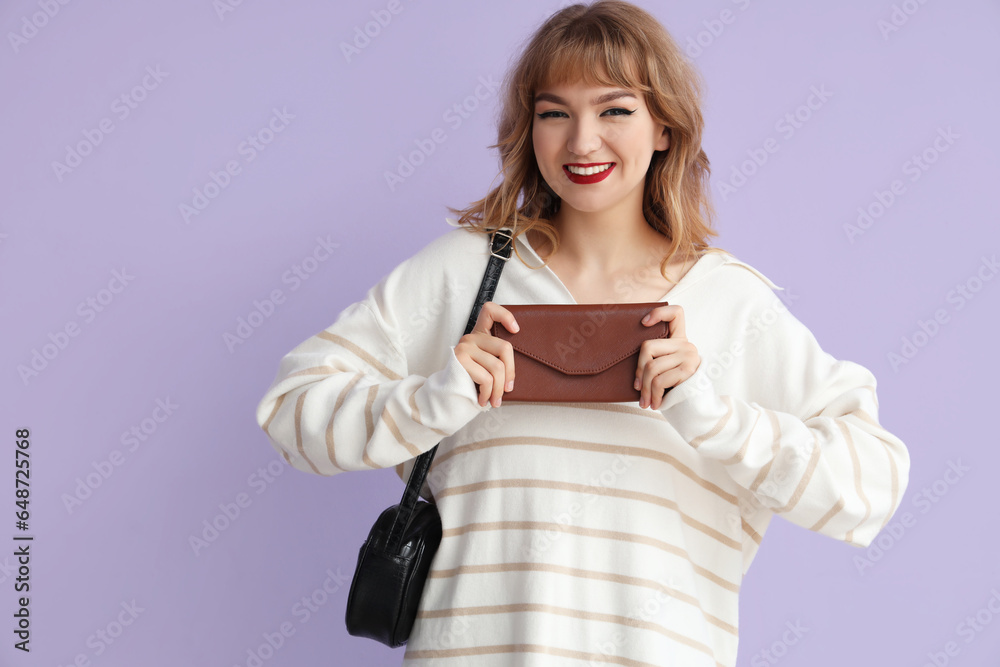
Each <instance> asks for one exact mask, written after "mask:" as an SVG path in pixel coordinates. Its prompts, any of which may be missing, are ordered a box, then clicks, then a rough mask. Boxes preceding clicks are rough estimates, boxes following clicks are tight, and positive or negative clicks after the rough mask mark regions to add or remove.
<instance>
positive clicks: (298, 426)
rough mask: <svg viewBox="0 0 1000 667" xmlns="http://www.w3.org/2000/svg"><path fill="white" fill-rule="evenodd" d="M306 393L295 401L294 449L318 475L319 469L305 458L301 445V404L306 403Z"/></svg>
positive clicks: (303, 448) (304, 451)
mask: <svg viewBox="0 0 1000 667" xmlns="http://www.w3.org/2000/svg"><path fill="white" fill-rule="evenodd" d="M306 393H307V392H306V391H303V392H302V393H301V394H299V399H298V400H297V401H295V448H296V449H297V450H298V452H299V456H301V457H302V458H303V459H304V460H305V462H306V463H308V464H309V467H310V468H312V469H313V472H314V473H316V474H317V475H318V474H319V468H317V467H316V464H314V463H313V462H312V461H311V460H309V457H308V456H306V450H305V447H303V444H302V404H303V403H305V401H306Z"/></svg>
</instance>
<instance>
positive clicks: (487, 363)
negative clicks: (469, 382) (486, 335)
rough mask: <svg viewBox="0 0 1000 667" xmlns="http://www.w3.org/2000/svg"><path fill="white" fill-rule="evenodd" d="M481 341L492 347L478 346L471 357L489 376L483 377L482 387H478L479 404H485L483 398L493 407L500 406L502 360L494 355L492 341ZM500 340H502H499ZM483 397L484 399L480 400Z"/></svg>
mask: <svg viewBox="0 0 1000 667" xmlns="http://www.w3.org/2000/svg"><path fill="white" fill-rule="evenodd" d="M495 340H496V339H495V338H492V340H491V341H487V342H485V343H483V344H484V345H485V346H487V348H493V349H483V348H480V349H478V350H476V351H475V353H474V354H473V359H474V360H475V361H476V363H478V364H479V365H480V366H482V367H483V368H485V369H486V370H487V372H489V375H490V376H489V378H484V380H483V384H482V387H480V397H481V400H480V405H485V404H486V403H485V400H489V402H490V403H491V404H492V405H493V407H495V408H498V407H500V399H501V398H502V397H503V383H504V376H505V374H506V370H505V367H504V362H503V361H501V360H500V359H498V358H497V357H496V354H497V352H498V350H496V349H495V346H494V345H493V343H492V341H495ZM501 342H502V341H501ZM483 397H485V400H482V399H483Z"/></svg>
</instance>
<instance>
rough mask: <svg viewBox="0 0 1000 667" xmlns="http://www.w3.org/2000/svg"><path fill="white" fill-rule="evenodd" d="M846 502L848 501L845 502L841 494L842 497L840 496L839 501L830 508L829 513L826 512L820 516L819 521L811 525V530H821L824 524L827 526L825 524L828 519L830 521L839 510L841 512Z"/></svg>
mask: <svg viewBox="0 0 1000 667" xmlns="http://www.w3.org/2000/svg"><path fill="white" fill-rule="evenodd" d="M845 504H846V503H845V502H844V496H841V497H840V498H839V499H838V500H837V502H835V503H834V504H833V507H831V508H830V509H829V510H828V511H827V513H826V514H824V515H823V516H821V517H820V519H819V521H817V522H816V523H814V524H813V525H811V526H810V527H809V530H812V531H815V532H819V530H820V529H821V528H822V527H823V526H825V525H826V522H827V521H829V520H830V519H832V518H833V516H834V515H835V514H837V512H839V511H840V510H842V509H844V505H845Z"/></svg>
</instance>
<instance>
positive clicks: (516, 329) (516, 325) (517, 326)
mask: <svg viewBox="0 0 1000 667" xmlns="http://www.w3.org/2000/svg"><path fill="white" fill-rule="evenodd" d="M520 329H521V327H520V326H519V325H518V323H517V322H514V331H520Z"/></svg>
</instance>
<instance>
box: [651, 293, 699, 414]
mask: <svg viewBox="0 0 1000 667" xmlns="http://www.w3.org/2000/svg"><path fill="white" fill-rule="evenodd" d="M656 322H667V323H668V326H669V327H670V329H669V330H670V337H669V338H652V339H650V340H647V341H644V342H643V344H642V347H641V348H639V364H638V366H637V367H636V372H635V377H636V382H637V383H638V384H637V387H636V388H637V389H640V391H641V395H640V396H639V407H640V408H647V407H652V409H653V410H658V409H659V408H660V405H661V404H662V403H663V395H664V393H666V390H667V389H668V388H670V387H674V386H676V385H678V384H680V383H681V382H683V381H684V380H686V379H688V378H689V377H691V376H692V375H694V372H695V371H696V370H698V366H700V365H701V356H700V355H699V354H698V348H696V347H695V346H694V343H692V342H691V341H689V340H688V339H687V332H686V331H685V329H684V309H683V308H681V307H680V306H669V305H667V306H658V307H656V308H654V309H653V310H651V311H650V313H649V314H648V315H647V316H646V319H645V320H643V322H642V323H643V325H645V326H647V327H648V326H650V325H652V324H655V323H656ZM650 402H652V405H651V404H650Z"/></svg>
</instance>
